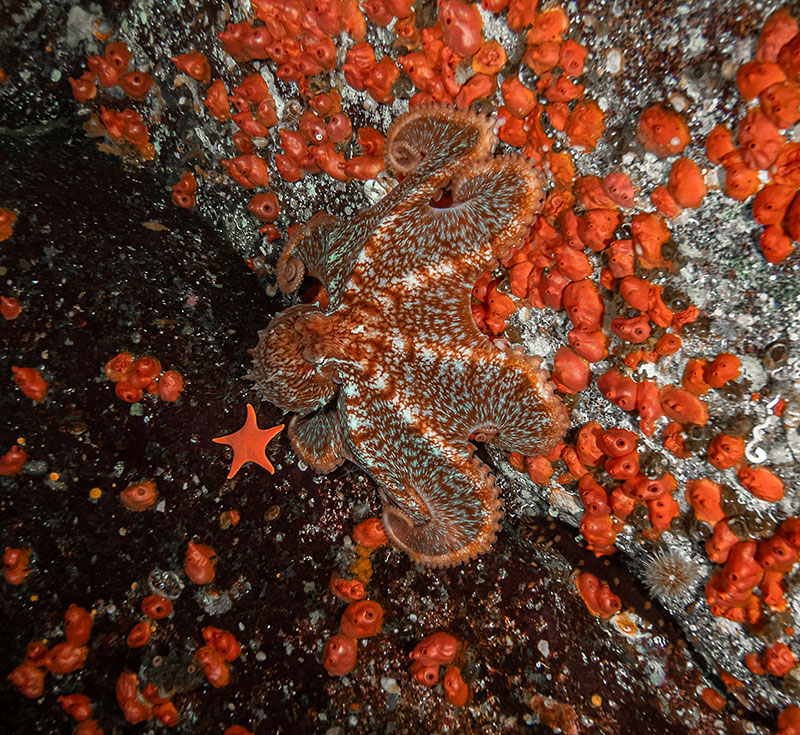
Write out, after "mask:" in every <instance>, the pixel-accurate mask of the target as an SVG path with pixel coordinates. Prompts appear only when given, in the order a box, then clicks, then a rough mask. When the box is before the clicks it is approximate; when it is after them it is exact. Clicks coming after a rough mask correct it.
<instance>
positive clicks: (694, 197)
mask: <svg viewBox="0 0 800 735" xmlns="http://www.w3.org/2000/svg"><path fill="white" fill-rule="evenodd" d="M667 191H669V193H670V195H671V196H672V198H673V199H674V200H675V202H676V203H677V204H678V205H679V206H681V207H688V208H690V209H697V208H698V207H699V206H700V204H701V203H702V201H703V197H704V196H705V195H706V193H707V192H708V187H707V186H706V182H705V180H704V179H703V174H702V172H701V171H700V167H699V166H698V165H697V164H696V163H695V162H694V161H692V160H691V159H690V158H685V157H681V158H678V159H677V160H676V161H675V163H673V164H672V169H671V170H670V173H669V184H668V185H667Z"/></svg>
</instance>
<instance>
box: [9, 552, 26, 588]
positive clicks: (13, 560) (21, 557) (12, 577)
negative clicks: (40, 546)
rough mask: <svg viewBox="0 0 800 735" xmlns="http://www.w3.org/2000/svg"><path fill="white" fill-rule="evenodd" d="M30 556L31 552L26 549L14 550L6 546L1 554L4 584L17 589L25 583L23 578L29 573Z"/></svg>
mask: <svg viewBox="0 0 800 735" xmlns="http://www.w3.org/2000/svg"><path fill="white" fill-rule="evenodd" d="M30 556H31V552H30V551H28V550H27V549H14V548H12V547H10V546H6V548H5V551H4V552H3V574H4V576H5V578H6V582H8V583H9V584H13V585H14V586H15V587H17V586H19V585H21V584H22V583H23V582H24V581H25V577H27V576H28V575H29V574H30V571H31V570H30V569H29V568H28V560H29V559H30Z"/></svg>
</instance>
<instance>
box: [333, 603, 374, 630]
mask: <svg viewBox="0 0 800 735" xmlns="http://www.w3.org/2000/svg"><path fill="white" fill-rule="evenodd" d="M382 624H383V608H382V607H381V606H380V604H379V603H377V602H375V601H374V600H359V601H358V602H351V603H350V604H349V605H348V606H347V608H346V609H345V611H344V612H343V613H342V620H341V623H340V627H341V631H342V633H343V634H344V635H346V636H348V637H349V638H370V637H372V636H374V635H378V634H379V633H380V632H381V625H382Z"/></svg>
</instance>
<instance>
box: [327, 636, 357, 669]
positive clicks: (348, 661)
mask: <svg viewBox="0 0 800 735" xmlns="http://www.w3.org/2000/svg"><path fill="white" fill-rule="evenodd" d="M357 659H358V644H357V641H356V639H355V638H351V637H349V636H346V635H343V634H342V633H336V634H334V635H332V636H331V637H330V638H328V640H327V641H325V645H324V646H323V648H322V665H323V666H324V667H325V671H327V672H328V674H330V675H331V676H344V675H345V674H349V673H350V672H351V671H352V670H353V669H354V668H355V667H356V661H357Z"/></svg>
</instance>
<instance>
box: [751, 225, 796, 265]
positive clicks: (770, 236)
mask: <svg viewBox="0 0 800 735" xmlns="http://www.w3.org/2000/svg"><path fill="white" fill-rule="evenodd" d="M759 242H760V244H761V252H762V254H763V255H764V258H765V259H766V260H767V261H769V262H770V263H775V264H778V263H782V262H783V261H784V260H786V258H788V257H789V256H790V255H791V254H792V253H793V252H794V247H795V246H794V243H793V242H792V238H791V237H789V236H788V235H787V234H786V230H784V229H783V227H781V226H780V225H770V226H769V227H765V228H764V231H763V232H762V233H761V238H760V240H759Z"/></svg>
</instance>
